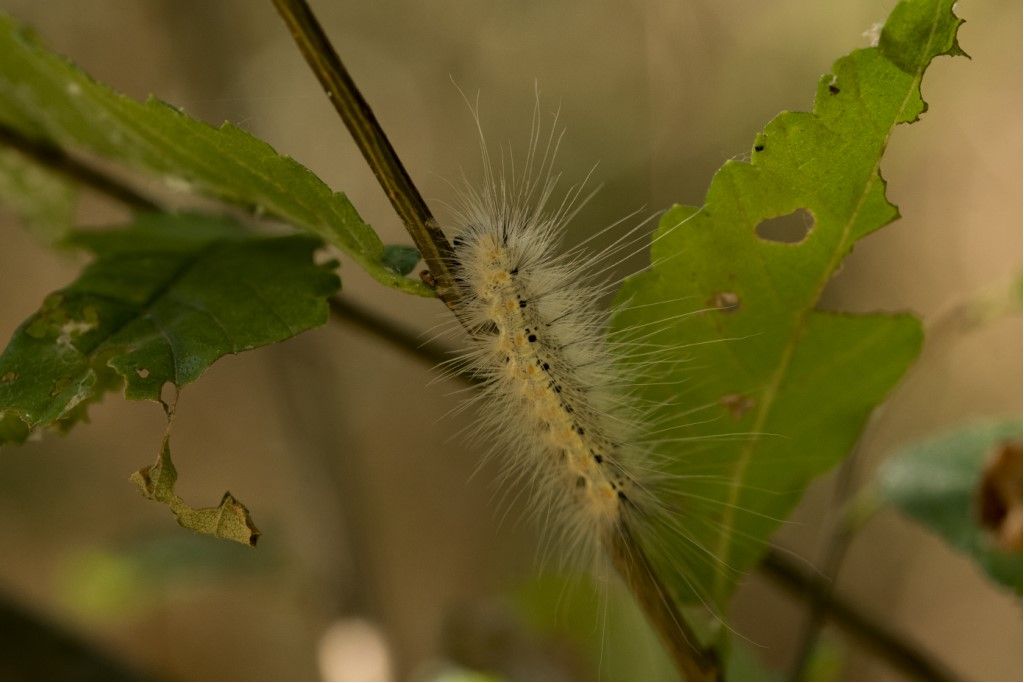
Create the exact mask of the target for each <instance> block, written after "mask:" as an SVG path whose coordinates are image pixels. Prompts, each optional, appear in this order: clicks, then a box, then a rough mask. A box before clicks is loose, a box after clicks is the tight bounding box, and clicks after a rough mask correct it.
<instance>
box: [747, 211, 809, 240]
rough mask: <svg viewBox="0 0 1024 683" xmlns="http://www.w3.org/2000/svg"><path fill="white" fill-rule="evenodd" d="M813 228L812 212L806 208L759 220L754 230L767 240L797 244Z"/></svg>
mask: <svg viewBox="0 0 1024 683" xmlns="http://www.w3.org/2000/svg"><path fill="white" fill-rule="evenodd" d="M813 228H814V214H812V213H811V212H810V211H808V210H807V209H797V210H796V211H794V212H793V213H788V214H786V215H785V216H777V217H776V218H769V219H767V220H763V221H761V222H760V223H759V224H758V226H757V228H756V229H755V232H756V233H757V236H758V237H760V238H761V239H763V240H768V241H769V242H783V243H785V244H798V243H800V242H803V241H804V240H805V239H806V238H807V235H809V234H810V233H811V230H812V229H813Z"/></svg>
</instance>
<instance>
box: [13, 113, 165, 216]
mask: <svg viewBox="0 0 1024 683" xmlns="http://www.w3.org/2000/svg"><path fill="white" fill-rule="evenodd" d="M0 145H4V146H6V147H9V148H11V149H14V150H17V151H18V152H21V153H22V154H24V155H25V156H26V157H28V158H30V159H32V160H33V161H35V162H36V163H37V164H39V165H40V166H44V167H46V168H48V169H50V170H51V171H54V172H56V173H58V174H60V175H62V176H64V177H66V178H68V179H69V180H72V181H76V182H80V183H82V184H83V185H86V186H87V187H91V188H92V189H94V190H96V191H98V192H100V193H102V194H105V195H107V196H108V197H110V198H112V199H116V200H117V201H119V202H121V203H122V204H125V205H127V206H128V207H129V208H131V209H134V210H136V211H159V210H160V207H159V206H158V205H157V204H156V203H155V202H153V201H152V200H150V199H148V198H146V197H145V196H143V195H141V194H139V193H138V192H136V191H135V190H134V189H132V188H131V187H129V186H128V185H126V184H125V183H122V182H120V181H119V180H117V179H115V178H113V177H111V176H110V175H108V174H106V173H103V172H102V171H99V170H97V169H94V168H92V167H91V166H89V165H88V164H85V163H83V162H81V161H78V160H77V159H75V158H74V157H72V156H70V155H69V154H68V153H67V152H65V151H64V150H62V149H60V148H58V147H54V146H53V145H50V144H47V143H45V142H40V141H38V140H30V139H29V138H27V137H25V136H24V135H21V134H20V133H18V132H17V131H15V130H13V129H11V128H8V127H7V126H4V125H0Z"/></svg>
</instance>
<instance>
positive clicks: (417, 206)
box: [273, 0, 458, 308]
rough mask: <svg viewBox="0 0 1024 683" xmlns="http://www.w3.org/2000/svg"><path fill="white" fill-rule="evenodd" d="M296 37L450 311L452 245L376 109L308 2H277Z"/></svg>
mask: <svg viewBox="0 0 1024 683" xmlns="http://www.w3.org/2000/svg"><path fill="white" fill-rule="evenodd" d="M273 2H274V6H275V7H276V8H277V11H278V13H279V14H280V15H281V18H282V19H284V22H285V23H286V24H287V25H288V29H289V30H290V31H291V34H292V38H294V39H295V43H296V44H297V45H298V46H299V50H300V51H301V52H302V55H303V56H304V57H305V58H306V62H307V63H308V64H309V67H310V68H311V69H312V70H313V73H314V74H316V77H317V79H319V81H320V84H321V85H322V86H323V88H324V91H325V92H326V93H327V97H328V99H330V100H331V103H332V104H334V108H335V110H337V112H338V115H339V116H341V120H342V121H343V122H344V123H345V127H346V128H348V132H349V133H350V134H351V135H352V138H353V140H355V143H356V145H358V146H359V150H360V151H361V152H362V153H363V157H364V158H365V159H366V163H367V164H369V166H370V169H371V170H372V171H373V174H374V175H375V176H377V182H379V183H380V186H381V188H382V189H383V190H384V193H385V194H387V196H388V199H389V200H390V201H391V206H393V207H394V209H395V212H396V213H398V216H399V218H401V219H402V222H403V223H404V224H405V229H406V230H407V231H408V232H409V235H410V236H411V237H412V239H413V241H414V242H415V243H416V247H417V248H418V249H419V250H420V254H422V256H423V260H424V261H425V262H426V264H427V267H428V268H429V269H430V275H431V278H432V280H433V282H432V283H431V285H432V286H433V287H434V291H436V292H437V296H438V298H440V299H441V300H442V301H444V303H445V305H447V306H448V308H454V306H455V304H456V303H457V301H458V290H457V288H456V287H455V279H454V277H453V275H452V272H451V267H450V266H451V264H452V263H453V259H454V256H453V251H452V246H451V245H450V244H449V243H448V240H447V238H445V236H444V232H442V231H441V228H440V226H438V224H437V221H436V220H435V219H434V216H433V214H431V212H430V209H429V208H428V207H427V203H426V202H425V201H424V200H423V196H422V195H420V192H419V190H418V189H416V185H414V184H413V182H412V179H411V178H410V177H409V174H408V172H407V171H406V170H405V166H404V165H402V162H401V160H400V159H399V158H398V154H396V153H395V149H394V148H393V147H392V146H391V142H390V141H389V140H388V137H387V135H386V134H385V133H384V130H383V129H382V128H381V127H380V124H379V123H378V122H377V117H376V116H374V114H373V110H372V109H370V105H369V104H367V102H366V100H365V99H364V98H363V95H362V93H360V92H359V89H358V88H357V87H356V84H355V82H354V81H353V80H352V77H351V76H349V73H348V70H347V69H345V66H344V65H343V64H342V62H341V58H340V57H338V53H337V52H336V51H335V50H334V47H333V46H332V45H331V42H330V40H329V39H328V38H327V35H326V34H325V33H324V30H323V28H321V26H320V23H319V22H318V21H317V19H316V16H315V15H314V14H313V10H312V9H310V7H309V4H308V3H307V2H306V1H305V0H273Z"/></svg>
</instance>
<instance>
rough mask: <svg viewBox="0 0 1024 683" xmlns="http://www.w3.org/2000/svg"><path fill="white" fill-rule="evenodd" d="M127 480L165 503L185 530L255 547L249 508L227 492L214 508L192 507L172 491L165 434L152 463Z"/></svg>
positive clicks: (173, 474)
mask: <svg viewBox="0 0 1024 683" xmlns="http://www.w3.org/2000/svg"><path fill="white" fill-rule="evenodd" d="M131 480H132V481H133V482H134V483H135V485H136V486H138V487H139V490H141V491H142V495H144V496H146V498H149V499H151V500H155V501H157V502H160V503H164V504H165V505H167V507H169V508H170V509H171V512H173V513H174V516H175V517H176V518H177V519H178V524H180V525H181V526H183V527H185V528H186V529H191V530H192V531H196V532H198V533H201V534H207V535H210V536H215V537H217V538H224V539H227V540H229V541H235V542H237V543H243V544H245V545H248V546H255V545H256V541H258V540H259V538H260V532H259V529H257V528H256V525H255V524H253V522H252V518H251V517H250V515H249V511H248V510H247V509H246V508H245V506H244V505H242V504H241V503H240V502H238V500H236V499H235V497H234V496H232V495H231V494H230V493H228V492H225V493H224V496H223V497H222V498H221V501H220V504H219V505H218V506H217V507H210V508H193V507H191V506H189V505H187V504H186V503H185V501H183V500H182V499H181V496H179V495H177V494H176V493H175V492H174V485H175V483H177V480H178V472H177V470H175V469H174V463H173V462H172V461H171V444H170V434H169V433H165V434H164V438H163V442H162V443H161V445H160V453H159V454H158V455H157V458H156V463H154V464H152V465H149V466H148V467H143V468H142V469H141V470H139V471H138V472H135V473H134V474H132V476H131Z"/></svg>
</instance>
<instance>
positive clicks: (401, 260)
mask: <svg viewBox="0 0 1024 683" xmlns="http://www.w3.org/2000/svg"><path fill="white" fill-rule="evenodd" d="M381 260H382V261H383V262H384V264H385V265H387V267H388V268H390V269H391V270H393V271H395V272H396V273H398V274H399V275H408V274H409V273H411V272H412V269H413V268H415V267H416V264H417V263H419V262H420V252H419V250H418V249H417V248H416V247H410V246H407V245H405V244H388V245H385V247H384V256H383V258H382V259H381Z"/></svg>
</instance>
